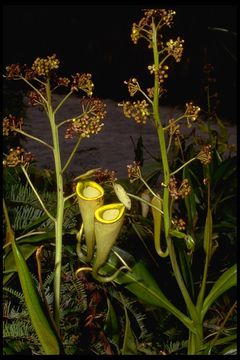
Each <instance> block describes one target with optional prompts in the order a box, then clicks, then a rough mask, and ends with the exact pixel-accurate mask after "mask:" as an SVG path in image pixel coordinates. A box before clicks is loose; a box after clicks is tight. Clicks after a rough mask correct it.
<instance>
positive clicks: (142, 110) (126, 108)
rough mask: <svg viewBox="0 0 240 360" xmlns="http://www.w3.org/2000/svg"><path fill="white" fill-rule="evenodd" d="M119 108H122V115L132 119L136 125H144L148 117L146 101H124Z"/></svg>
mask: <svg viewBox="0 0 240 360" xmlns="http://www.w3.org/2000/svg"><path fill="white" fill-rule="evenodd" d="M119 106H122V107H123V113H124V115H125V116H126V117H127V118H129V119H130V118H133V119H134V120H135V121H136V123H138V124H141V123H142V124H146V122H147V118H148V117H149V116H150V112H149V110H148V106H149V105H148V103H147V102H146V100H142V101H140V100H138V101H134V102H133V103H131V102H130V101H124V102H123V103H122V104H119Z"/></svg>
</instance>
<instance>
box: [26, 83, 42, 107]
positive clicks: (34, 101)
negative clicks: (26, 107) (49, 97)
mask: <svg viewBox="0 0 240 360" xmlns="http://www.w3.org/2000/svg"><path fill="white" fill-rule="evenodd" d="M38 91H39V93H41V94H42V96H43V97H45V98H46V91H45V88H44V87H42V88H40V89H38ZM39 93H38V92H37V91H34V90H30V91H28V93H27V97H28V99H29V103H30V105H32V106H36V105H41V104H42V98H41V95H40V94H39Z"/></svg>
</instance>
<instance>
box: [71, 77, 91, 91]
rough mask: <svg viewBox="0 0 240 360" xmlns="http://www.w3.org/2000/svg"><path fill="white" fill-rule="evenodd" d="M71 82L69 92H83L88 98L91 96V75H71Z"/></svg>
mask: <svg viewBox="0 0 240 360" xmlns="http://www.w3.org/2000/svg"><path fill="white" fill-rule="evenodd" d="M72 78H73V81H72V84H71V91H78V90H82V91H84V92H85V93H86V94H87V95H88V96H92V94H93V88H94V84H93V82H92V75H91V74H87V73H84V74H79V73H76V75H72Z"/></svg>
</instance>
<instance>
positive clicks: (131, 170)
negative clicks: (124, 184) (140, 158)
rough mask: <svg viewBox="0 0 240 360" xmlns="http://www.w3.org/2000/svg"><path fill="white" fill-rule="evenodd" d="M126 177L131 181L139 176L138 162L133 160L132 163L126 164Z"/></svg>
mask: <svg viewBox="0 0 240 360" xmlns="http://www.w3.org/2000/svg"><path fill="white" fill-rule="evenodd" d="M127 171H128V178H129V180H130V182H131V183H133V182H134V181H135V180H138V179H139V178H140V177H141V170H140V166H139V162H136V161H134V163H133V164H130V165H127Z"/></svg>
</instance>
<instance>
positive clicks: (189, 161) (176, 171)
mask: <svg viewBox="0 0 240 360" xmlns="http://www.w3.org/2000/svg"><path fill="white" fill-rule="evenodd" d="M194 160H196V158H195V157H194V158H192V159H190V160H188V161H187V162H185V163H184V164H183V165H182V166H180V167H179V168H178V169H177V170H175V171H173V172H171V174H170V176H173V175H175V174H176V173H178V172H179V171H180V170H182V169H183V168H184V167H185V166H187V165H189V164H190V163H191V162H192V161H194Z"/></svg>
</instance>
